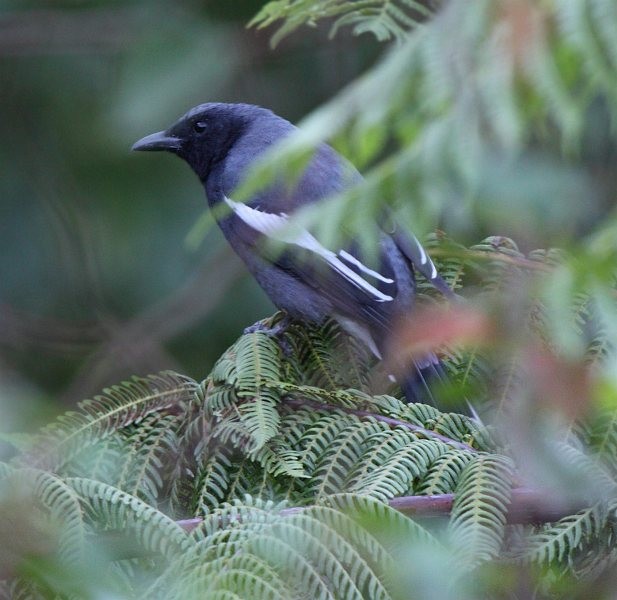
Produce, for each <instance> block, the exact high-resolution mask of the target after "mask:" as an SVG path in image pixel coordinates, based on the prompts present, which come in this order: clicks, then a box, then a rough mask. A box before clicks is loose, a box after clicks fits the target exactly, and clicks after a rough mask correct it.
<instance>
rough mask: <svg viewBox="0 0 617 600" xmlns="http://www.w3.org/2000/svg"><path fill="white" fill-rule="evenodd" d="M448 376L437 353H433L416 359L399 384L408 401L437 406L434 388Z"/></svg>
mask: <svg viewBox="0 0 617 600" xmlns="http://www.w3.org/2000/svg"><path fill="white" fill-rule="evenodd" d="M446 381H447V376H446V373H445V371H444V368H443V365H442V363H441V361H440V360H439V358H437V355H436V354H434V353H431V354H429V355H427V356H426V357H425V358H422V359H415V360H414V361H413V365H412V366H411V368H410V370H409V372H408V373H407V374H406V375H404V376H403V377H401V380H400V382H399V385H400V387H401V390H402V392H403V393H404V394H405V399H406V400H407V402H409V403H412V402H420V403H422V404H430V405H431V406H437V401H436V400H435V396H434V393H433V388H434V387H435V386H436V385H437V386H438V385H439V384H440V383H445V382H446Z"/></svg>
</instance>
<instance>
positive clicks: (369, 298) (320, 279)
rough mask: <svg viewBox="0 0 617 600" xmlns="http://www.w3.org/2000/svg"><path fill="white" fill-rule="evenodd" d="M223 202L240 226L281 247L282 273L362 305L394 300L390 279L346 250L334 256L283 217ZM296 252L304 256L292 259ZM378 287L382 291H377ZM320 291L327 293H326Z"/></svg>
mask: <svg viewBox="0 0 617 600" xmlns="http://www.w3.org/2000/svg"><path fill="white" fill-rule="evenodd" d="M224 200H225V203H226V204H227V205H228V206H229V208H230V209H231V210H232V212H233V214H234V215H235V216H236V217H238V218H239V219H240V220H241V221H242V223H243V224H244V225H246V226H248V227H249V228H250V229H251V230H253V231H254V232H256V233H258V234H261V235H263V236H265V237H266V238H267V239H269V240H272V241H275V242H277V243H279V244H283V246H284V247H283V248H282V249H281V251H280V253H279V255H278V256H277V258H276V259H275V263H276V264H277V265H278V266H281V267H282V268H285V269H286V270H293V271H294V272H295V274H296V275H298V276H300V277H301V278H302V279H304V280H305V281H306V282H307V283H308V284H309V285H312V287H320V288H322V289H323V288H324V287H326V286H327V284H328V283H329V284H330V285H335V286H336V285H337V284H339V286H340V287H342V288H344V289H346V291H347V294H346V295H347V296H349V294H350V293H351V294H353V295H354V296H356V297H357V299H359V300H361V301H362V300H364V302H365V303H375V302H376V303H383V302H391V301H392V300H394V296H393V295H392V294H394V290H395V289H396V288H395V286H394V280H393V279H392V278H389V277H386V276H384V275H382V274H381V273H379V272H377V271H375V270H374V269H371V268H369V267H368V266H366V265H365V264H363V263H362V262H361V261H360V260H359V259H358V258H356V257H355V256H353V255H352V254H351V253H350V252H349V251H347V250H344V249H341V250H338V251H337V252H334V251H332V250H330V249H328V248H326V247H325V246H323V245H322V244H321V243H320V242H319V240H317V238H315V236H313V235H312V234H311V233H310V232H309V231H307V230H306V229H304V228H302V227H300V226H298V225H295V224H294V223H293V220H292V219H290V218H289V216H288V215H286V214H285V213H279V214H273V213H269V212H265V211H263V210H259V209H257V208H253V207H252V206H249V205H248V204H243V203H240V202H235V201H234V200H231V199H230V198H228V197H225V198H224ZM299 250H300V251H304V253H305V254H308V256H303V257H302V258H299V257H297V259H296V256H297V253H298V251H299ZM383 284H387V285H386V286H384V285H383ZM378 285H379V286H380V287H381V288H382V289H378V287H377V286H378ZM384 287H386V288H391V293H386V292H384V291H383V289H384ZM324 291H325V292H326V293H328V290H327V289H324ZM389 291H390V290H389Z"/></svg>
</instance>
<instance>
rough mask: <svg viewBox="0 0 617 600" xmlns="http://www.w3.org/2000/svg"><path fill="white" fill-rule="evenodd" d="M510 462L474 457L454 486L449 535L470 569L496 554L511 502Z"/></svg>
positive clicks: (495, 456) (487, 457)
mask: <svg viewBox="0 0 617 600" xmlns="http://www.w3.org/2000/svg"><path fill="white" fill-rule="evenodd" d="M512 470H513V465H512V463H511V461H510V459H508V458H505V457H503V456H499V455H479V456H475V457H474V458H473V459H472V460H471V461H470V462H469V464H467V465H466V466H465V467H464V469H463V472H462V474H461V478H460V480H459V482H458V485H457V486H456V492H455V500H454V505H453V507H452V516H451V519H450V523H449V525H448V530H449V534H450V538H451V540H452V543H453V544H454V547H455V548H459V549H460V551H461V553H462V556H463V561H464V562H465V563H466V564H467V565H468V567H469V568H473V567H475V566H476V565H477V564H479V563H480V562H482V561H486V560H490V559H491V558H493V557H495V556H497V555H498V554H499V551H500V549H501V545H502V542H503V536H504V533H505V525H506V512H507V510H508V505H509V503H510V490H511V486H512Z"/></svg>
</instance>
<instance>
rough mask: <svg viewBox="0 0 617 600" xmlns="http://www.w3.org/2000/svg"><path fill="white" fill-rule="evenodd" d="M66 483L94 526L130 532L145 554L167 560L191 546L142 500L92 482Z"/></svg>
mask: <svg viewBox="0 0 617 600" xmlns="http://www.w3.org/2000/svg"><path fill="white" fill-rule="evenodd" d="M65 483H66V485H68V486H69V487H70V488H72V489H73V490H74V491H75V492H76V493H77V494H78V496H79V498H80V502H81V503H82V505H83V506H84V508H85V511H86V513H87V515H88V517H89V520H90V522H91V524H92V526H94V527H97V528H99V529H100V530H106V529H107V530H108V529H111V530H120V531H123V532H131V534H132V535H133V536H134V537H135V539H136V541H137V542H139V544H140V545H141V546H142V547H143V548H144V550H146V551H148V552H155V553H157V554H161V555H163V556H164V557H166V558H168V559H172V558H174V557H175V556H177V555H178V554H179V553H182V552H184V551H185V550H186V549H187V548H188V547H189V546H190V542H189V538H188V536H187V535H186V533H185V532H184V531H183V530H182V529H181V528H180V526H179V525H178V524H177V523H175V522H174V521H173V520H172V519H170V518H169V517H168V516H166V515H164V514H163V513H162V512H160V511H159V510H157V509H155V508H153V507H152V506H150V505H148V504H146V503H145V502H143V501H142V500H140V499H139V498H136V497H135V496H131V495H130V494H127V493H126V492H123V491H122V490H119V489H118V488H115V487H113V486H111V485H107V484H104V483H101V482H100V481H93V480H92V479H84V478H81V477H68V478H67V479H66V480H65Z"/></svg>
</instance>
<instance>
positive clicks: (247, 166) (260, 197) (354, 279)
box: [132, 102, 453, 404]
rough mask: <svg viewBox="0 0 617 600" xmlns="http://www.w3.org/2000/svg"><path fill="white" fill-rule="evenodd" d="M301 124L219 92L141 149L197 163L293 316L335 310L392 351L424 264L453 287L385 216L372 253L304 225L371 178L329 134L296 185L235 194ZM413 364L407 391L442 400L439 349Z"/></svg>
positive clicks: (245, 252)
mask: <svg viewBox="0 0 617 600" xmlns="http://www.w3.org/2000/svg"><path fill="white" fill-rule="evenodd" d="M296 131H297V127H296V126H295V125H293V124H292V123H291V122H289V121H288V120H286V119H284V118H282V117H280V116H278V115H276V114H275V113H274V112H272V111H271V110H269V109H267V108H263V107H260V106H256V105H253V104H241V103H237V104H232V103H220V102H209V103H206V104H200V105H198V106H195V107H194V108H192V109H190V110H189V111H188V112H187V113H186V114H184V115H183V116H182V117H181V118H180V119H178V120H177V121H176V122H175V123H174V124H172V125H171V126H170V127H169V128H168V129H165V130H163V131H158V132H156V133H153V134H150V135H147V136H145V137H143V138H141V139H140V140H138V141H137V142H135V144H133V147H132V150H136V151H166V152H170V153H172V154H175V155H176V156H178V157H179V158H181V159H183V160H184V161H185V162H186V163H188V165H189V166H190V167H191V168H192V170H193V171H194V173H195V174H196V175H197V177H198V178H199V180H200V181H201V183H202V184H203V187H204V190H205V194H206V198H207V202H208V205H209V207H210V208H211V209H213V211H214V215H215V218H216V220H217V223H218V225H219V227H220V229H221V230H222V232H223V234H224V236H225V238H226V239H227V241H228V242H229V244H230V245H231V247H232V248H233V250H234V251H235V252H236V253H237V254H238V255H239V257H240V258H241V259H242V260H243V261H244V263H245V264H246V266H247V268H248V270H249V271H250V273H251V274H252V275H253V277H254V278H255V279H256V280H257V282H258V284H259V285H260V286H261V288H262V289H263V290H264V292H265V293H266V294H267V296H268V297H269V298H270V300H271V301H272V302H273V304H274V305H275V306H276V307H277V308H278V309H280V310H281V311H283V313H284V314H285V315H286V319H289V320H290V321H292V322H293V321H300V322H303V323H309V324H311V323H312V324H319V323H322V322H324V321H325V320H326V319H328V318H333V319H335V320H336V321H337V322H338V323H339V324H340V326H341V327H342V328H343V329H344V330H345V331H346V332H348V333H349V334H350V335H352V336H354V337H355V338H357V339H359V340H360V341H361V342H362V343H364V344H365V345H366V346H367V347H368V348H369V349H370V351H371V352H372V353H373V354H374V355H375V357H377V358H378V359H382V358H383V357H384V355H385V354H386V353H387V351H388V347H389V346H388V344H389V340H390V339H391V337H392V334H393V331H394V330H395V329H396V328H397V327H398V326H399V325H400V323H401V322H404V319H405V318H409V315H410V314H411V313H412V311H413V307H414V299H415V296H416V272H419V273H421V274H422V275H423V276H424V277H425V278H426V279H427V280H428V281H430V282H431V283H432V284H433V286H435V288H437V289H438V290H440V291H441V292H442V293H443V294H444V295H445V296H447V297H448V298H450V297H452V295H453V292H452V291H451V289H450V287H449V286H448V284H447V283H446V282H445V280H444V279H443V278H442V277H441V276H440V275H439V273H438V272H437V269H436V267H435V264H434V263H433V261H432V260H431V258H430V256H429V254H428V252H427V251H426V250H425V249H424V248H423V247H422V245H421V244H420V242H419V241H418V239H417V238H416V237H415V235H413V233H411V232H408V231H405V230H404V229H401V228H399V227H394V228H392V227H386V226H384V222H385V219H384V222H375V224H374V225H375V227H376V230H375V231H376V232H377V240H378V248H377V252H376V254H377V256H376V260H375V259H373V260H372V262H370V261H369V258H368V257H367V256H366V254H367V253H366V252H363V251H362V244H360V243H359V242H358V240H357V239H355V240H354V239H351V240H350V241H349V242H345V243H342V244H341V247H340V248H329V247H326V246H324V245H323V244H322V243H321V242H320V241H319V240H318V239H317V237H315V235H313V234H312V233H311V232H310V231H309V230H307V229H304V228H302V227H300V226H299V225H297V224H296V226H295V227H294V220H293V215H294V213H296V212H297V211H298V210H300V209H302V208H303V207H306V206H308V205H311V204H313V203H316V202H320V201H323V200H326V199H328V198H330V197H333V196H335V195H336V194H339V193H342V192H344V191H345V190H347V189H349V188H350V187H351V186H354V185H357V184H360V183H361V182H362V176H361V175H360V173H359V172H358V170H357V169H355V167H354V166H353V165H351V163H350V162H349V161H347V160H346V159H345V158H344V157H342V156H341V155H340V154H339V153H337V152H336V151H335V150H334V149H333V148H332V147H331V146H329V145H328V144H326V143H321V144H320V145H318V146H317V148H316V149H315V151H314V153H313V155H312V157H311V158H310V160H309V162H308V164H307V166H306V168H305V169H304V171H303V172H302V174H301V175H300V176H299V177H298V179H297V180H296V181H295V183H293V184H292V185H289V183H288V182H282V181H280V180H276V179H275V180H274V181H273V182H271V183H270V184H268V185H266V186H265V187H264V188H263V189H261V190H258V191H257V192H255V193H254V194H253V195H252V197H250V198H249V199H248V200H247V201H245V202H240V201H239V200H238V199H237V198H236V199H235V198H234V192H235V191H236V190H237V189H238V187H239V186H240V185H241V184H242V182H243V181H244V180H245V178H246V176H247V175H248V173H249V172H250V170H251V168H252V167H253V166H254V164H255V160H256V159H258V158H259V157H263V155H264V153H265V152H267V151H268V150H269V149H271V148H272V147H273V146H274V145H275V144H277V143H279V142H280V141H281V140H283V139H284V138H286V137H288V136H290V135H293V133H294V132H296ZM392 229H394V230H392ZM268 241H270V242H275V244H268V243H264V242H268ZM406 370H407V373H406V374H405V375H404V376H398V380H399V381H398V383H399V386H400V387H401V390H402V391H403V393H404V395H405V399H406V401H407V402H410V403H411V402H424V403H431V404H435V401H434V398H433V393H432V391H431V387H432V383H433V382H434V381H436V380H440V379H443V378H444V370H443V366H442V364H441V362H440V360H439V359H438V357H437V356H436V355H435V354H434V353H432V352H429V353H428V354H427V355H426V356H423V357H421V358H418V357H416V358H414V359H413V361H411V364H409V365H407V368H406Z"/></svg>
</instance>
